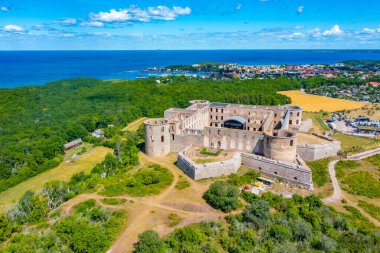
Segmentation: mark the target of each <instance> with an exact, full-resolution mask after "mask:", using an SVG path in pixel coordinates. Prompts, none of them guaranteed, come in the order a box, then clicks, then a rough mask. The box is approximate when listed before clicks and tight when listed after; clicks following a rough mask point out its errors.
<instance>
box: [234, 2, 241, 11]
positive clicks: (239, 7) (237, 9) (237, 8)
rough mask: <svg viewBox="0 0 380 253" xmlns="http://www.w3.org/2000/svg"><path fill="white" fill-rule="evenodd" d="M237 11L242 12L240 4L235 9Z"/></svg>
mask: <svg viewBox="0 0 380 253" xmlns="http://www.w3.org/2000/svg"><path fill="white" fill-rule="evenodd" d="M235 10H236V11H240V10H241V4H240V3H239V4H238V5H236V8H235Z"/></svg>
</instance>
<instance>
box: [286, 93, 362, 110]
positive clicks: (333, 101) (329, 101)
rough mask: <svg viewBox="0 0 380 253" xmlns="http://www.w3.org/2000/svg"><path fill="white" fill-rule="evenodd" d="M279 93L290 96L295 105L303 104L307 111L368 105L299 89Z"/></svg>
mask: <svg viewBox="0 0 380 253" xmlns="http://www.w3.org/2000/svg"><path fill="white" fill-rule="evenodd" d="M279 93H280V94H282V95H285V96H287V97H290V98H291V99H292V104H293V105H299V106H302V108H303V110H304V111H307V112H319V111H321V110H323V111H326V112H336V111H341V110H353V109H358V108H361V107H363V106H365V105H366V104H365V103H362V102H356V101H349V100H344V99H337V98H329V97H323V96H317V95H310V94H304V93H302V92H301V91H299V90H290V91H281V92H279Z"/></svg>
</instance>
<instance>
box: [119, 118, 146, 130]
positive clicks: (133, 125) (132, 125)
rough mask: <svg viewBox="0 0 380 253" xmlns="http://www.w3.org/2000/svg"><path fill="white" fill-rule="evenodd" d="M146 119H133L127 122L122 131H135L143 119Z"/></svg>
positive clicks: (144, 119)
mask: <svg viewBox="0 0 380 253" xmlns="http://www.w3.org/2000/svg"><path fill="white" fill-rule="evenodd" d="M146 120H148V118H146V117H143V118H139V119H138V120H135V121H133V122H131V123H129V124H128V125H127V126H126V127H125V128H124V129H123V131H131V132H136V131H137V129H139V127H140V126H141V124H142V123H144V121H146Z"/></svg>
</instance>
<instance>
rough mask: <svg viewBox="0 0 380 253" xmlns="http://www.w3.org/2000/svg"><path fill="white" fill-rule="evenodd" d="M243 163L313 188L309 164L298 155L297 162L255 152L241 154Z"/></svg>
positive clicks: (286, 180)
mask: <svg viewBox="0 0 380 253" xmlns="http://www.w3.org/2000/svg"><path fill="white" fill-rule="evenodd" d="M241 161H242V165H244V166H246V167H249V168H252V169H254V170H257V171H258V172H260V173H263V174H265V175H268V176H271V177H274V178H278V179H281V180H282V181H284V182H287V183H289V184H294V185H297V186H300V187H303V188H307V189H312V188H313V182H312V177H311V176H312V173H311V170H310V169H309V168H308V167H307V165H306V164H305V163H304V162H303V161H302V159H301V158H300V157H298V156H297V158H296V163H294V164H293V163H285V162H279V161H275V160H271V159H268V158H265V157H263V156H258V155H254V154H245V153H242V154H241Z"/></svg>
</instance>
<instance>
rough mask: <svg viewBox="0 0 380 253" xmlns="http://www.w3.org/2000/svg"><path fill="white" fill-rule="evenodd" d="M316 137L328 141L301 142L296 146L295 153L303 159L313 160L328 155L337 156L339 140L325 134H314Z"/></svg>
mask: <svg viewBox="0 0 380 253" xmlns="http://www.w3.org/2000/svg"><path fill="white" fill-rule="evenodd" d="M312 135H314V136H317V137H318V138H321V139H324V140H327V141H328V143H321V144H302V145H298V146H297V154H298V155H299V156H300V157H301V158H302V159H303V160H305V161H315V160H319V159H323V158H327V157H330V156H337V155H338V151H339V150H340V142H339V141H336V140H333V139H331V138H329V137H327V136H324V135H320V134H315V133H313V134H312Z"/></svg>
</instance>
